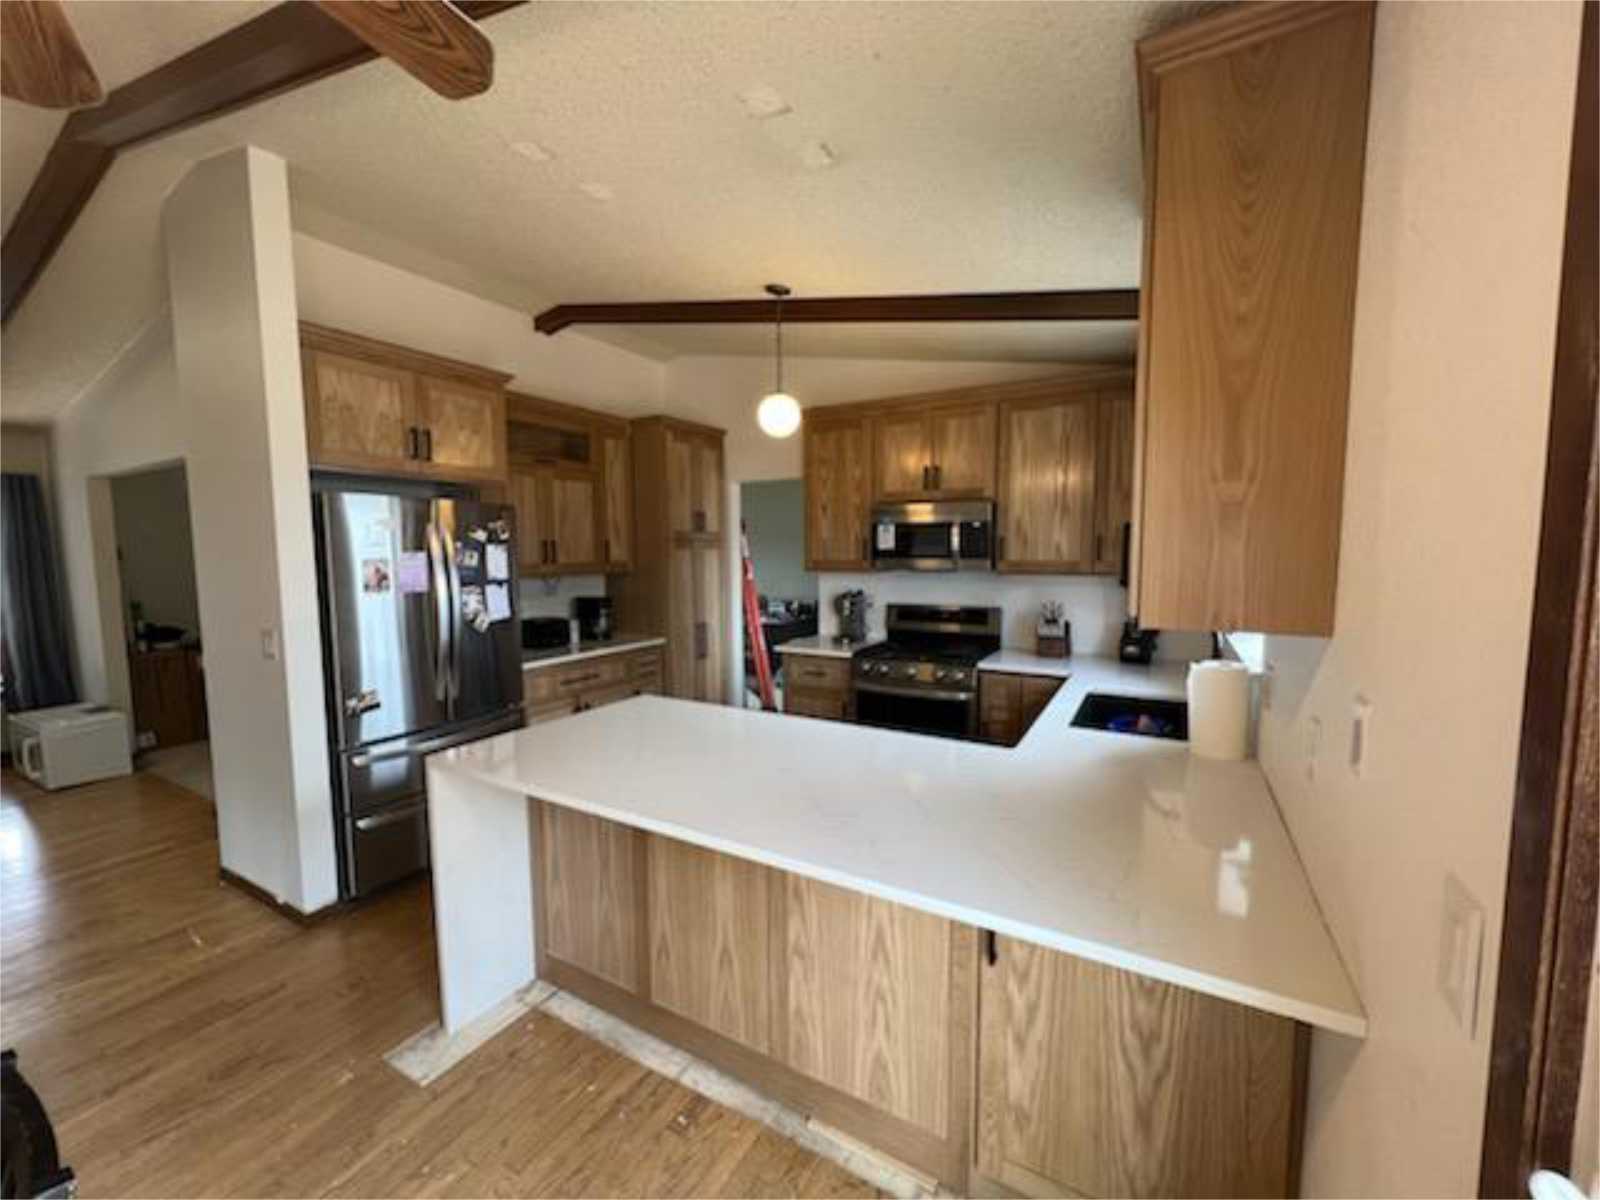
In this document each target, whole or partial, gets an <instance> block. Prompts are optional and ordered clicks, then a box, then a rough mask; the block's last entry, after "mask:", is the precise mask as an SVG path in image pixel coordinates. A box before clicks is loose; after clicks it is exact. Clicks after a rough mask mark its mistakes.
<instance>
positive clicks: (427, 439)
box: [422, 429, 433, 462]
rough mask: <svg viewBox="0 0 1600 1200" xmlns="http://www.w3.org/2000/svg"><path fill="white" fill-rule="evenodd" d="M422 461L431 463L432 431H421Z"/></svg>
mask: <svg viewBox="0 0 1600 1200" xmlns="http://www.w3.org/2000/svg"><path fill="white" fill-rule="evenodd" d="M422 461H423V462H432V461H433V430H431V429H424V430H423V431H422Z"/></svg>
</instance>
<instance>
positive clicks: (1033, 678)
mask: <svg viewBox="0 0 1600 1200" xmlns="http://www.w3.org/2000/svg"><path fill="white" fill-rule="evenodd" d="M1060 690H1061V680H1059V679H1051V678H1050V677H1049V676H1047V675H1024V676H1023V677H1022V691H1021V701H1022V728H1021V732H1020V734H1019V735H1018V737H1017V740H1018V741H1019V742H1020V741H1021V740H1022V739H1023V738H1025V737H1027V736H1028V730H1030V729H1032V728H1033V723H1034V722H1035V721H1037V720H1038V719H1039V714H1040V713H1042V712H1043V711H1044V710H1045V706H1046V705H1047V704H1049V703H1050V701H1051V700H1053V699H1054V698H1055V694H1056V693H1057V692H1059V691H1060Z"/></svg>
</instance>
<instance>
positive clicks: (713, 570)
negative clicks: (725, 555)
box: [667, 538, 727, 704]
mask: <svg viewBox="0 0 1600 1200" xmlns="http://www.w3.org/2000/svg"><path fill="white" fill-rule="evenodd" d="M667 586H668V588H669V589H670V590H671V596H670V604H669V609H670V612H671V614H672V628H671V629H670V630H669V631H668V634H667V665H668V669H667V688H668V694H669V695H673V696H677V697H679V698H680V699H684V700H705V701H709V702H710V703H713V704H721V703H723V690H724V689H723V680H722V673H723V662H724V651H723V646H722V638H723V635H724V633H725V631H726V628H727V621H726V618H725V616H724V614H723V609H724V605H723V602H722V548H721V546H719V545H718V544H717V543H715V542H707V541H704V540H700V539H689V538H681V539H679V540H678V541H676V542H674V543H673V547H672V562H671V564H670V568H669V570H668V579H667Z"/></svg>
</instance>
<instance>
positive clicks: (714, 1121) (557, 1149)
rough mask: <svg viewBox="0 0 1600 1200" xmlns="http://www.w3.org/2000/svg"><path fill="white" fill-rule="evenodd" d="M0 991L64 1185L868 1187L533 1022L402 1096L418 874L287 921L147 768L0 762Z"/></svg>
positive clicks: (809, 1190)
mask: <svg viewBox="0 0 1600 1200" xmlns="http://www.w3.org/2000/svg"><path fill="white" fill-rule="evenodd" d="M0 987H3V992H0V1040H3V1042H4V1044H5V1045H7V1046H11V1047H14V1048H15V1049H16V1050H17V1051H18V1053H19V1056H20V1065H21V1067H22V1071H23V1073H24V1074H25V1075H26V1076H27V1078H28V1080H29V1081H30V1082H31V1083H32V1084H33V1086H34V1088H35V1090H37V1091H38V1092H39V1094H40V1096H41V1098H42V1099H43V1101H44V1103H45V1106H46V1108H47V1109H48V1110H49V1113H50V1116H51V1119H52V1120H53V1121H54V1123H55V1126H56V1137H57V1140H58V1141H59V1142H60V1144H61V1148H62V1154H63V1157H64V1159H65V1161H66V1162H67V1163H68V1164H69V1165H70V1166H72V1167H73V1168H74V1170H75V1171H76V1172H77V1174H78V1178H79V1181H80V1184H81V1187H82V1192H83V1194H84V1195H85V1196H103V1195H120V1196H194V1195H211V1196H271V1195H285V1196H324V1195H328V1196H380V1195H381V1196H522V1195H527V1196H534V1195H538V1196H560V1195H584V1196H671V1195H729V1196H768V1195H771V1196H793V1195H836V1196H863V1195H870V1194H872V1193H871V1189H870V1187H869V1186H868V1185H866V1184H865V1183H863V1182H862V1181H860V1180H858V1179H856V1178H855V1177H854V1176H851V1175H849V1174H847V1173H846V1172H844V1171H843V1170H842V1169H840V1168H839V1167H837V1166H835V1165H834V1164H833V1163H830V1162H827V1161H826V1160H823V1159H820V1158H818V1157H816V1156H815V1155H813V1154H811V1153H809V1152H808V1151H805V1150H802V1149H801V1148H800V1147H798V1146H796V1145H795V1144H794V1143H792V1142H790V1141H788V1140H787V1139H785V1138H783V1137H781V1136H779V1135H777V1134H775V1133H773V1132H772V1131H771V1130H768V1129H766V1128H765V1127H764V1126H761V1125H759V1124H757V1123H756V1122H754V1121H751V1120H748V1119H747V1118H744V1117H742V1116H739V1115H738V1114H736V1113H733V1112H732V1111H730V1110H728V1109H725V1108H723V1107H722V1106H720V1105H718V1104H715V1103H713V1102H711V1101H709V1100H706V1099H705V1098H704V1097H701V1096H699V1095H697V1094H696V1093H694V1092H691V1091H689V1090H688V1089H687V1088H684V1087H682V1086H681V1085H679V1084H676V1083H674V1082H672V1081H670V1080H668V1079H666V1078H664V1077H662V1076H659V1075H656V1074H653V1073H652V1072H650V1071H648V1070H646V1069H645V1068H643V1067H641V1066H639V1065H638V1064H636V1063H634V1062H633V1061H631V1060H629V1059H626V1058H623V1057H622V1056H621V1055H619V1054H617V1053H615V1052H614V1051H612V1050H610V1049H608V1048H606V1047H604V1046H602V1045H600V1044H599V1043H598V1042H595V1041H592V1040H591V1039H589V1038H588V1037H586V1036H584V1035H583V1034H581V1033H578V1032H577V1031H575V1030H573V1029H571V1028H570V1027H568V1026H566V1025H564V1024H562V1023H561V1022H559V1021H557V1020H555V1019H554V1018H552V1017H549V1016H546V1015H544V1014H542V1013H535V1014H532V1015H531V1016H529V1017H528V1018H526V1019H524V1020H522V1021H519V1022H518V1023H517V1024H516V1025H514V1026H512V1027H511V1028H510V1029H507V1030H506V1031H505V1032H503V1033H502V1034H500V1035H499V1036H498V1037H496V1038H495V1039H494V1040H493V1041H491V1042H490V1043H489V1044H488V1045H486V1046H484V1047H483V1048H482V1049H480V1050H479V1051H478V1052H477V1053H476V1054H474V1055H473V1056H472V1057H471V1058H469V1059H468V1060H467V1061H466V1062H464V1063H463V1064H462V1065H460V1066H458V1067H457V1068H456V1069H455V1070H453V1071H452V1072H450V1073H449V1074H448V1075H446V1076H445V1077H444V1078H443V1079H441V1080H439V1081H438V1082H436V1083H435V1084H434V1085H433V1086H432V1087H430V1088H427V1089H423V1088H419V1087H417V1086H416V1085H415V1084H413V1083H411V1082H410V1081H409V1080H407V1079H405V1078H404V1077H402V1076H401V1075H399V1074H398V1073H396V1072H395V1071H394V1070H392V1069H391V1068H390V1067H389V1066H388V1065H387V1064H385V1063H384V1062H383V1059H382V1056H383V1054H384V1053H385V1052H386V1051H388V1050H389V1049H391V1048H392V1047H393V1046H395V1045H396V1044H397V1043H398V1042H400V1041H401V1040H403V1039H404V1038H405V1037H407V1036H408V1035H410V1034H412V1033H414V1032H416V1031H417V1030H418V1029H421V1028H422V1027H423V1026H425V1025H427V1024H429V1023H430V1022H432V1021H434V1020H436V1019H437V1017H438V1000H437V991H436V981H435V976H434V961H433V935H432V921H431V914H430V912H429V904H428V893H427V891H426V888H425V887H424V886H422V885H417V886H412V887H409V888H406V889H402V890H399V891H395V892H391V893H389V894H387V895H385V896H383V897H381V898H380V899H378V900H376V901H374V902H373V903H371V904H369V905H367V906H365V907H363V908H359V909H357V910H355V911H353V912H350V913H347V914H343V915H340V916H338V917H335V918H332V919H330V920H327V921H324V922H321V923H319V924H317V925H315V926H313V927H311V928H302V927H300V926H298V925H296V924H294V923H292V922H290V921H288V920H286V919H284V918H283V917H281V916H279V915H277V914H276V913H274V912H272V911H270V910H269V909H267V908H266V907H265V906H263V905H262V904H260V903H259V902H258V901H256V900H253V899H251V898H249V897H246V896H244V895H242V894H240V893H238V892H236V891H234V890H233V889H231V888H228V887H226V886H224V885H222V884H220V883H219V882H218V880H217V849H216V833H215V825H214V818H213V814H212V810H211V808H210V806H209V805H207V804H206V803H205V802H204V801H203V800H201V799H199V798H198V797H196V796H194V795H192V794H191V793H188V792H186V791H184V790H182V789H181V788H178V787H175V786H173V785H172V784H170V783H167V782H165V781H163V780H161V779H157V778H155V777H153V776H149V775H136V776H134V777H132V778H130V779H123V780H115V781H112V782H108V783H103V784H96V785H91V786H88V787H82V788H76V789H72V790H70V791H67V792H61V793H46V792H41V791H39V790H37V789H35V788H33V787H31V786H30V785H28V784H27V783H25V782H23V781H21V780H19V779H18V778H17V777H16V776H14V775H11V774H10V773H7V774H5V775H4V777H3V782H0Z"/></svg>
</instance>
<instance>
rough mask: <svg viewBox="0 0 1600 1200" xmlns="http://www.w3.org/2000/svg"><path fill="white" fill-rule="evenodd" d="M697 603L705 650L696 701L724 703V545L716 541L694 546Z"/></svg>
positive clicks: (725, 621)
mask: <svg viewBox="0 0 1600 1200" xmlns="http://www.w3.org/2000/svg"><path fill="white" fill-rule="evenodd" d="M694 562H695V602H696V604H697V606H698V607H697V609H696V611H697V612H699V613H700V614H701V621H702V622H703V624H704V626H705V632H704V634H702V635H701V640H700V649H701V651H702V654H701V657H700V663H699V671H698V682H697V686H696V693H697V694H696V696H695V699H697V700H706V701H709V702H710V703H712V704H722V703H724V702H725V698H724V691H725V688H724V681H723V677H722V676H723V666H724V663H725V661H726V658H727V652H726V648H725V647H724V646H723V635H724V634H725V633H726V631H727V628H728V619H727V615H726V607H727V606H726V605H725V604H724V599H725V597H724V596H723V580H722V547H721V546H720V545H717V544H715V543H711V544H707V543H698V544H696V546H695V547H694Z"/></svg>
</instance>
